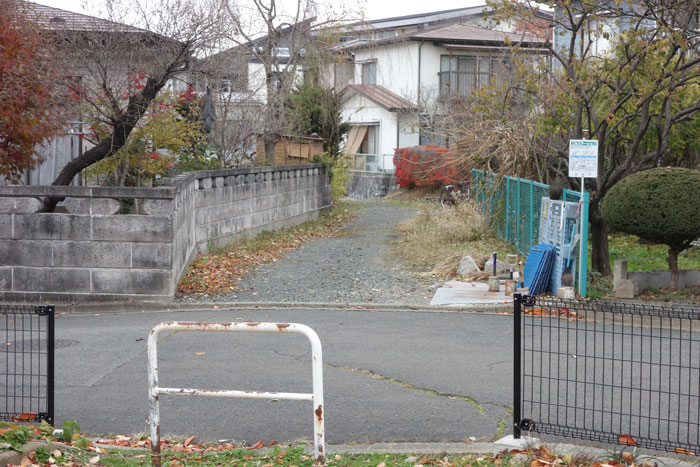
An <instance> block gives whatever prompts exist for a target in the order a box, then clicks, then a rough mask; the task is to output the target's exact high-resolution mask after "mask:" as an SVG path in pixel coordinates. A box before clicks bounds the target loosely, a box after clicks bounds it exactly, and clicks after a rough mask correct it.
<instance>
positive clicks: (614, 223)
mask: <svg viewBox="0 0 700 467" xmlns="http://www.w3.org/2000/svg"><path fill="white" fill-rule="evenodd" d="M602 212H603V217H604V218H605V222H606V223H607V224H608V225H609V226H611V227H613V228H614V229H617V230H620V231H622V232H626V233H630V234H633V235H637V236H638V237H642V238H644V239H646V240H649V241H652V242H655V243H663V244H666V245H669V246H671V247H677V248H685V247H687V244H688V242H690V241H692V240H694V239H696V238H698V237H700V171H697V170H690V169H682V168H678V167H669V168H659V169H651V170H646V171H643V172H638V173H635V174H632V175H630V176H628V177H625V178H624V179H622V180H621V181H620V182H618V183H617V184H616V185H615V186H613V187H612V188H611V189H610V191H609V192H608V194H607V195H606V196H605V199H604V200H603V204H602Z"/></svg>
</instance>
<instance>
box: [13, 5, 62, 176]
mask: <svg viewBox="0 0 700 467" xmlns="http://www.w3.org/2000/svg"><path fill="white" fill-rule="evenodd" d="M0 24H2V27H1V28H0V83H2V86H0V176H4V177H5V178H6V179H8V180H10V181H17V180H19V178H20V176H21V175H22V173H23V172H24V170H26V169H32V168H34V167H36V166H37V165H38V164H39V163H40V162H41V160H40V159H39V156H38V154H37V152H36V150H37V146H38V145H41V144H42V143H45V142H46V141H47V140H49V139H50V138H52V137H53V136H55V135H56V134H58V132H59V131H60V129H61V125H60V122H61V121H60V118H59V113H58V107H57V106H56V101H55V99H54V97H55V95H56V93H55V89H54V83H55V82H56V77H55V76H54V72H53V69H54V67H53V66H52V61H51V60H50V55H51V54H50V49H49V48H48V47H47V46H46V44H45V43H43V42H42V38H41V35H40V34H37V31H38V26H37V25H36V24H35V23H33V22H32V21H31V20H29V19H27V16H26V14H24V12H23V11H22V9H21V3H19V2H17V1H14V0H0Z"/></svg>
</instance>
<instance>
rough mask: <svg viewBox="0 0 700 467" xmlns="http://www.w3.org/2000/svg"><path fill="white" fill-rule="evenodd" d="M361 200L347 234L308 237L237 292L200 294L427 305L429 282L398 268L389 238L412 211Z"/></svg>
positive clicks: (230, 298) (215, 299)
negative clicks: (359, 210) (331, 236)
mask: <svg viewBox="0 0 700 467" xmlns="http://www.w3.org/2000/svg"><path fill="white" fill-rule="evenodd" d="M362 206H363V212H362V213H361V214H360V215H359V216H358V217H357V218H356V219H355V220H354V221H353V222H351V223H350V224H349V225H348V226H347V227H346V229H348V230H350V233H349V234H346V235H344V236H342V237H337V238H321V239H318V240H314V241H311V242H308V243H306V244H304V245H302V246H301V247H299V248H297V249H296V250H294V251H292V252H290V253H288V254H286V255H285V256H284V257H282V259H280V260H279V261H277V262H276V263H271V264H266V265H261V266H259V267H258V268H256V269H255V270H254V271H253V272H252V273H251V275H249V276H248V277H247V278H245V279H244V280H242V281H240V282H239V288H238V290H237V291H236V292H234V293H232V294H230V295H223V296H216V297H207V298H205V299H204V300H205V301H212V302H219V301H221V302H224V301H241V302H248V301H250V302H255V301H260V302H307V303H308V302H319V303H358V304H359V303H373V304H402V305H427V304H428V303H429V302H430V298H431V297H432V292H430V291H429V290H428V285H429V284H427V283H423V282H421V281H419V280H417V279H415V278H413V277H412V276H411V275H410V273H409V272H408V271H406V270H404V269H402V267H401V265H400V263H399V261H398V260H397V259H395V258H393V257H392V255H391V245H390V244H389V242H391V241H393V240H395V239H396V238H397V236H396V234H395V233H393V232H394V228H395V226H396V225H397V224H398V223H399V222H400V221H401V220H403V219H406V218H408V217H411V216H412V215H414V214H415V213H416V212H415V211H414V210H412V209H409V208H401V207H397V206H394V205H392V204H389V203H386V202H382V201H368V202H364V203H362ZM192 298H194V297H182V298H181V300H183V301H189V300H191V299H192ZM188 299H189V300H188ZM197 300H198V301H200V302H201V301H203V299H202V297H197Z"/></svg>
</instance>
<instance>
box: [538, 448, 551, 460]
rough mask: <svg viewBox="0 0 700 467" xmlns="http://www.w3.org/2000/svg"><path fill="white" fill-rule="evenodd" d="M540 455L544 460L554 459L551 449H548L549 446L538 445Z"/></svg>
mask: <svg viewBox="0 0 700 467" xmlns="http://www.w3.org/2000/svg"><path fill="white" fill-rule="evenodd" d="M539 451H540V457H543V458H544V459H545V460H552V459H554V456H553V455H552V451H551V450H550V449H549V446H544V445H542V446H540V449H539Z"/></svg>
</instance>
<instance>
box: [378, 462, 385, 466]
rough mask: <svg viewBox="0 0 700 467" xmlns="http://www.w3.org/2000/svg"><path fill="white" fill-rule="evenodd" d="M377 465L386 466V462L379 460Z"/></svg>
mask: <svg viewBox="0 0 700 467" xmlns="http://www.w3.org/2000/svg"><path fill="white" fill-rule="evenodd" d="M377 467H386V463H385V462H380V463H379V464H377Z"/></svg>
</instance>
